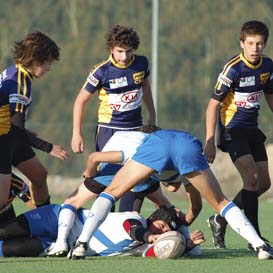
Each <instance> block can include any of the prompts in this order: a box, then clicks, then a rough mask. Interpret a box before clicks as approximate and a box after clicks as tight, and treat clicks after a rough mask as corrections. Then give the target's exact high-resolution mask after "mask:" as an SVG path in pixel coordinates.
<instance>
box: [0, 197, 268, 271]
mask: <svg viewBox="0 0 273 273" xmlns="http://www.w3.org/2000/svg"><path fill="white" fill-rule="evenodd" d="M175 203H176V205H177V206H180V207H182V208H185V209H186V208H187V202H175ZM15 207H16V210H17V212H18V213H19V212H22V211H24V210H25V207H23V206H22V205H21V204H20V203H19V202H16V203H15ZM272 210H273V208H272V203H270V202H266V201H264V202H262V203H261V204H260V226H261V230H262V233H263V235H264V236H265V237H266V238H268V239H269V240H270V241H271V240H273V231H272V230H273V222H272ZM152 211H153V207H152V206H151V205H150V203H145V206H144V207H143V211H142V213H143V215H145V216H148V215H149V214H150V213H151V212H152ZM211 214H212V210H211V209H210V208H209V207H208V206H207V204H206V203H204V206H203V210H202V212H201V214H200V216H199V217H198V219H197V220H196V221H195V222H194V224H193V225H192V227H191V230H194V229H196V228H200V229H201V230H203V232H204V233H205V235H206V238H207V241H206V242H205V243H204V244H203V245H202V250H203V255H202V256H201V257H199V258H189V257H184V258H181V259H179V260H158V259H144V258H141V257H89V258H86V259H85V260H77V261H72V260H67V259H66V258H2V259H0V273H2V272H3V273H18V272H20V273H26V272H27V273H36V272H48V273H54V272H58V273H62V272H64V273H80V272H81V273H85V272H92V273H95V272H103V273H108V272H109V273H110V272H111V273H115V272H117V273H122V272H126V273H136V272H147V273H148V272H149V273H150V272H157V273H161V272H162V273H163V272H169V273H176V272H177V273H178V272H179V273H184V272H191V273H194V272H198V273H199V272H200V273H201V272H202V273H214V272H215V273H216V272H217V273H231V272H232V273H237V272H238V273H239V272H240V273H242V272H247V273H269V272H273V260H267V261H259V260H258V258H257V257H256V254H255V253H254V252H251V251H249V250H247V248H246V247H247V242H246V241H245V240H244V239H242V238H241V237H239V235H237V234H235V233H234V232H233V231H232V230H231V229H228V230H227V235H226V243H227V246H228V249H227V250H216V249H214V248H213V244H212V240H211V233H210V230H209V228H208V226H207V223H206V219H207V218H208V217H209V216H210V215H211Z"/></svg>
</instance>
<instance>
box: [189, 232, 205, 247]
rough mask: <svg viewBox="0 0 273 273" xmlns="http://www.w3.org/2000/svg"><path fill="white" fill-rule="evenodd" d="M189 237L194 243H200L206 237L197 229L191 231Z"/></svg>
mask: <svg viewBox="0 0 273 273" xmlns="http://www.w3.org/2000/svg"><path fill="white" fill-rule="evenodd" d="M190 239H191V241H192V242H193V244H195V245H200V244H202V243H204V242H205V241H206V238H205V236H204V234H203V232H202V231H201V230H199V229H197V230H195V231H194V232H192V233H191V235H190Z"/></svg>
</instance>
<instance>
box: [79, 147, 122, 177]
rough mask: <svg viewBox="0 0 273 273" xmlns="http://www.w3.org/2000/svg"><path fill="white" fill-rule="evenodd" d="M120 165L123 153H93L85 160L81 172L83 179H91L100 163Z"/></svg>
mask: <svg viewBox="0 0 273 273" xmlns="http://www.w3.org/2000/svg"><path fill="white" fill-rule="evenodd" d="M103 162H106V163H112V164H121V163H122V162H123V153H122V152H121V151H110V152H94V153H91V154H90V155H89V157H88V159H87V164H86V169H85V171H84V172H83V176H84V177H93V176H96V174H97V169H98V166H99V164H100V163H103Z"/></svg>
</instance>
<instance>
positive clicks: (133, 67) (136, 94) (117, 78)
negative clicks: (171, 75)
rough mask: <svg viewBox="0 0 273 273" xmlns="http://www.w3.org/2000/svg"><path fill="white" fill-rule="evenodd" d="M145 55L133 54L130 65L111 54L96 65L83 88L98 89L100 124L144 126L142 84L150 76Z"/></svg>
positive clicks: (92, 90)
mask: <svg viewBox="0 0 273 273" xmlns="http://www.w3.org/2000/svg"><path fill="white" fill-rule="evenodd" d="M149 73H150V72H149V64H148V60H147V58H146V57H145V56H139V55H134V56H133V58H132V60H131V62H130V63H129V64H128V65H127V66H120V65H118V64H117V63H116V62H115V60H114V59H113V58H112V56H111V55H110V57H109V58H108V59H107V60H106V61H104V62H101V63H100V64H98V65H97V66H95V68H94V69H93V70H92V71H91V72H90V74H89V76H88V78H87V80H86V82H85V83H84V86H83V88H84V89H86V90H87V91H88V92H90V93H94V92H96V91H98V95H99V100H100V106H99V110H98V124H99V125H100V126H104V127H109V128H116V129H119V128H121V129H133V128H137V127H139V126H141V125H142V116H141V103H142V96H143V92H142V83H143V81H144V80H145V79H146V78H147V77H148V76H149Z"/></svg>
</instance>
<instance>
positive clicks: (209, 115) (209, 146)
mask: <svg viewBox="0 0 273 273" xmlns="http://www.w3.org/2000/svg"><path fill="white" fill-rule="evenodd" d="M220 103H221V102H220V101H219V100H216V99H214V98H211V99H210V101H209V103H208V106H207V110H206V140H205V147H204V153H205V155H206V156H207V158H208V162H209V163H213V161H214V159H215V156H216V146H215V129H216V123H217V114H218V109H219V107H220Z"/></svg>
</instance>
